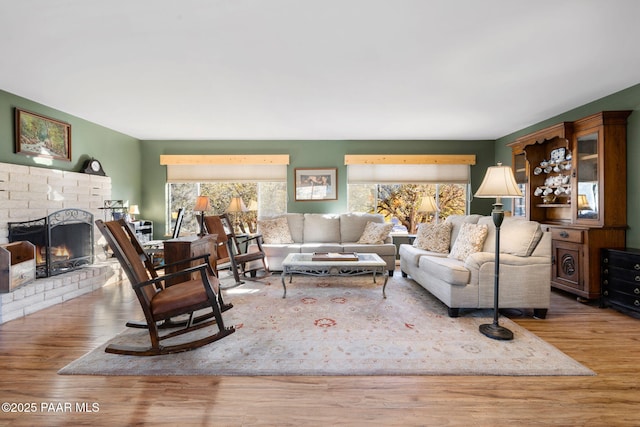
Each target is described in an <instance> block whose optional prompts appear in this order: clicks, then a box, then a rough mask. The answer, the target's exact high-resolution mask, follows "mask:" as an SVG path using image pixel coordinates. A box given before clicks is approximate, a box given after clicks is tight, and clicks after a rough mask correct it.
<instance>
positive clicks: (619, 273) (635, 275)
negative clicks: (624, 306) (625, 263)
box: [602, 265, 640, 286]
mask: <svg viewBox="0 0 640 427" xmlns="http://www.w3.org/2000/svg"><path fill="white" fill-rule="evenodd" d="M602 277H603V278H608V279H611V281H612V282H614V281H616V282H617V281H620V280H623V281H625V282H628V283H629V286H631V285H632V284H636V285H637V286H640V271H636V270H629V269H626V268H618V267H616V266H615V265H605V266H604V267H603V268H602Z"/></svg>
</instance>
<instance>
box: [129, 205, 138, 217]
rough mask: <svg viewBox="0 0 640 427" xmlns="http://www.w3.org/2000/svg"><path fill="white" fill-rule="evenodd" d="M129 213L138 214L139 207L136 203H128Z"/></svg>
mask: <svg viewBox="0 0 640 427" xmlns="http://www.w3.org/2000/svg"><path fill="white" fill-rule="evenodd" d="M129 213H130V214H131V215H140V208H139V207H138V205H129Z"/></svg>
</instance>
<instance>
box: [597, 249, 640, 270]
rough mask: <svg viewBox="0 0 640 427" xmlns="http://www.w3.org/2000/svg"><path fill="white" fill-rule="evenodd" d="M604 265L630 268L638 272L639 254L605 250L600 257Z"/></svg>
mask: <svg viewBox="0 0 640 427" xmlns="http://www.w3.org/2000/svg"><path fill="white" fill-rule="evenodd" d="M602 264H603V265H604V266H612V267H618V268H623V269H625V270H632V271H636V272H638V274H640V256H638V255H636V254H628V253H624V252H616V251H605V252H604V254H603V257H602Z"/></svg>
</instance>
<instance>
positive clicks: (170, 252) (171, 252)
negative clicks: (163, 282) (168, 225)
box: [164, 234, 217, 285]
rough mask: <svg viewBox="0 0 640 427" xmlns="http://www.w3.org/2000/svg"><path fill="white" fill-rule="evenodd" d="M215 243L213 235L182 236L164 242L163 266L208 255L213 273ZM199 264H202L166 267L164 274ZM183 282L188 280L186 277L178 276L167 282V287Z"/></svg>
mask: <svg viewBox="0 0 640 427" xmlns="http://www.w3.org/2000/svg"><path fill="white" fill-rule="evenodd" d="M216 243H217V235H215V234H206V235H204V236H202V237H201V236H184V237H177V238H175V239H168V240H165V241H164V262H165V264H171V263H173V262H177V261H180V260H183V259H188V258H192V257H195V256H200V255H205V254H209V255H210V257H209V262H210V264H211V268H212V269H213V271H216V264H215V263H216ZM199 264H202V260H199V261H192V262H185V263H179V264H177V265H175V266H170V267H167V268H166V270H165V273H167V274H168V273H175V272H176V271H180V270H183V269H185V268H189V267H191V266H193V265H199ZM193 274H199V273H193ZM185 280H188V277H186V276H178V277H176V278H174V279H171V280H168V281H167V285H171V284H175V283H179V282H183V281H185Z"/></svg>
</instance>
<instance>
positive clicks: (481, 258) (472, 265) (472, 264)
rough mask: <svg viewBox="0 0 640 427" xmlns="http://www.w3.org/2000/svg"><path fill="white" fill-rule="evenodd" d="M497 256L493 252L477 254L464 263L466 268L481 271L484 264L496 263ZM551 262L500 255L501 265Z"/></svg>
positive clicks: (535, 257)
mask: <svg viewBox="0 0 640 427" xmlns="http://www.w3.org/2000/svg"><path fill="white" fill-rule="evenodd" d="M495 259H496V254H495V253H492V252H476V253H473V254H471V255H469V256H468V257H467V259H466V260H465V262H464V265H465V267H467V268H469V269H476V270H479V269H480V267H481V266H482V264H485V263H487V262H494V261H495ZM550 263H551V260H550V259H549V258H548V257H542V256H517V255H511V254H502V253H501V254H500V265H513V266H530V265H549V264H550Z"/></svg>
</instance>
